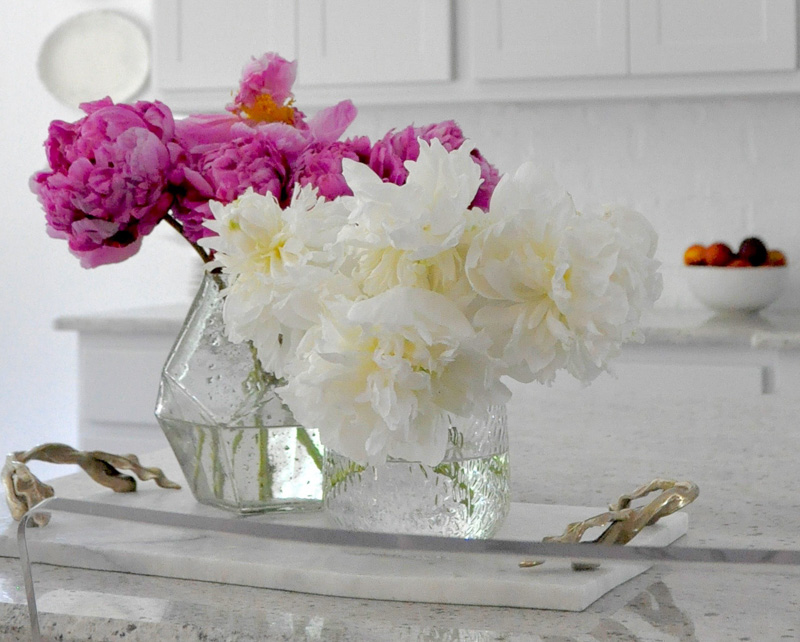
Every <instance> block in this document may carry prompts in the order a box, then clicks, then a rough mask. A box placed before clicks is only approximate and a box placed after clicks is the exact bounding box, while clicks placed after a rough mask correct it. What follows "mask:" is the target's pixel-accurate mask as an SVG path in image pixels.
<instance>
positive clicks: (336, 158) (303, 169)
mask: <svg viewBox="0 0 800 642" xmlns="http://www.w3.org/2000/svg"><path fill="white" fill-rule="evenodd" d="M369 153H370V142H369V139H368V138H367V137H366V136H359V137H357V138H354V139H352V140H346V141H341V142H336V141H334V142H332V143H313V144H312V145H309V146H308V147H307V148H306V149H305V150H304V151H303V153H302V154H300V157H299V158H298V159H297V163H296V164H295V168H294V174H293V182H296V183H299V184H300V185H313V186H314V187H316V188H317V192H318V193H319V195H320V196H324V197H325V198H327V199H328V200H333V199H335V198H337V197H339V196H352V195H353V192H352V190H351V189H350V188H349V187H348V186H347V182H346V181H345V180H344V176H342V159H343V158H350V159H352V160H354V161H358V162H359V163H366V162H367V161H368V160H369Z"/></svg>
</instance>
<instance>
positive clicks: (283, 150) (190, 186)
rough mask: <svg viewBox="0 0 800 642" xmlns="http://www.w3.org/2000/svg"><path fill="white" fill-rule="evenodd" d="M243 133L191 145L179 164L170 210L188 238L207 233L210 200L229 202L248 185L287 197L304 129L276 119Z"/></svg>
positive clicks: (289, 193)
mask: <svg viewBox="0 0 800 642" xmlns="http://www.w3.org/2000/svg"><path fill="white" fill-rule="evenodd" d="M240 133H242V134H243V135H242V136H241V137H239V138H236V139H233V140H229V141H227V142H224V143H221V144H218V145H206V146H202V147H198V148H195V150H194V153H193V154H192V153H189V154H188V155H187V158H186V159H185V160H184V162H183V163H182V164H180V176H181V179H182V180H180V181H179V182H178V183H177V184H176V185H175V187H174V188H173V192H174V193H175V194H176V205H175V207H174V209H173V214H174V216H175V218H176V220H178V221H179V222H180V223H181V224H182V226H183V233H184V236H186V238H188V239H189V240H190V241H191V242H195V241H197V240H198V239H199V238H202V237H203V236H206V235H208V234H209V230H208V229H207V228H206V227H204V226H203V221H205V220H207V219H209V218H210V217H211V209H210V207H209V205H208V201H209V200H216V201H220V202H222V203H230V202H232V201H234V200H235V199H236V198H237V197H238V196H241V195H242V194H244V192H245V191H246V190H247V188H248V187H252V188H253V189H254V190H255V191H256V192H257V193H259V194H267V193H270V194H274V195H275V196H276V197H277V198H278V200H279V201H281V202H286V201H288V199H289V197H290V196H291V186H290V179H291V176H290V168H291V165H292V163H293V162H294V161H295V160H296V159H297V157H298V155H299V154H300V152H301V151H302V149H303V148H304V147H305V145H306V139H305V137H304V136H303V135H301V134H300V133H299V132H297V131H296V130H294V129H292V128H286V127H283V126H281V125H280V124H279V123H273V125H269V126H262V127H258V128H254V129H251V128H248V129H246V130H242V131H241V132H240Z"/></svg>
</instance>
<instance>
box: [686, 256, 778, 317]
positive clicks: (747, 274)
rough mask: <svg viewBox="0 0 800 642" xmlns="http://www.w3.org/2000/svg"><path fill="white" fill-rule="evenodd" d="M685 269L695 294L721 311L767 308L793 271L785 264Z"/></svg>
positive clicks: (754, 310) (708, 305)
mask: <svg viewBox="0 0 800 642" xmlns="http://www.w3.org/2000/svg"><path fill="white" fill-rule="evenodd" d="M684 272H685V273H686V283H687V284H688V285H689V289H690V290H691V292H692V294H694V296H695V297H697V299H698V300H699V301H700V302H701V303H702V304H703V305H705V306H706V307H708V308H711V309H712V310H716V311H717V312H757V311H758V310H761V309H762V308H766V307H767V306H768V305H770V304H771V303H774V302H775V301H776V300H777V299H778V297H779V296H780V295H781V293H782V292H783V290H784V288H785V287H786V280H787V277H788V275H789V271H788V269H787V267H786V266H785V265H782V266H767V265H762V266H760V267H713V266H710V265H687V266H685V267H684Z"/></svg>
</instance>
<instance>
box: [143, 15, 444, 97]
mask: <svg viewBox="0 0 800 642" xmlns="http://www.w3.org/2000/svg"><path fill="white" fill-rule="evenodd" d="M451 12H452V4H451V3H450V1H449V0H381V1H380V2H375V1H374V0H303V1H302V2H300V0H230V1H228V2H224V3H223V2H206V1H204V0H159V1H158V2H157V3H155V6H154V18H155V20H154V45H153V49H154V61H153V80H154V88H155V92H156V95H157V97H158V98H160V99H162V100H165V101H166V102H167V103H168V104H169V105H170V106H171V107H173V109H177V110H181V109H183V110H190V109H204V108H205V109H208V107H211V106H212V105H213V107H212V109H216V110H220V109H221V108H222V107H223V106H224V105H225V103H226V102H228V101H229V100H230V95H231V90H233V89H235V88H236V86H237V85H238V81H239V78H240V76H241V71H242V67H243V66H244V65H245V64H246V63H247V62H248V61H249V60H250V59H251V58H252V57H254V56H255V57H258V56H261V55H262V54H264V53H266V52H268V51H275V52H277V53H279V54H280V55H282V56H283V57H284V58H287V59H290V60H292V59H298V60H300V61H302V62H301V64H299V65H298V74H297V84H296V88H297V89H300V88H302V87H320V86H321V87H324V86H336V87H342V86H348V85H359V84H360V85H368V86H369V87H371V88H372V87H374V86H375V85H379V86H380V85H391V84H393V83H425V82H431V81H439V82H444V81H449V80H450V79H451V77H452V68H453V64H452V49H453V47H452V38H451V32H452V29H451V24H452V15H451ZM206 105H208V107H206Z"/></svg>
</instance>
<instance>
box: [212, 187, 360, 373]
mask: <svg viewBox="0 0 800 642" xmlns="http://www.w3.org/2000/svg"><path fill="white" fill-rule="evenodd" d="M211 208H212V212H213V213H214V217H215V219H214V220H211V221H208V222H207V223H206V226H207V227H208V228H209V229H211V230H213V231H215V232H216V233H217V236H212V237H208V238H205V239H202V241H201V242H202V244H203V245H204V247H207V248H209V249H213V250H214V251H215V256H214V262H213V263H212V264H210V266H209V267H210V268H214V267H221V268H222V271H223V273H225V274H227V275H229V285H228V287H227V288H226V290H225V305H224V308H223V320H224V322H225V331H226V334H227V336H228V338H229V339H230V340H231V341H233V342H234V343H238V342H240V341H244V340H249V341H252V342H253V345H254V346H255V347H256V349H257V351H258V355H259V358H260V360H261V363H262V365H263V366H264V368H266V369H267V370H269V371H270V372H274V373H275V374H276V375H277V376H278V377H282V376H283V375H284V370H285V367H286V364H287V363H288V362H289V361H290V360H291V359H293V358H294V353H295V351H296V349H297V346H298V344H299V342H300V340H301V339H302V337H303V335H304V333H305V331H306V330H308V328H310V327H311V326H312V325H313V324H315V323H316V322H317V320H318V317H319V315H320V314H321V312H322V309H323V308H324V306H325V305H327V304H328V303H330V302H332V301H337V300H340V299H348V298H355V297H358V296H359V291H358V289H357V288H356V287H355V284H353V283H351V282H350V280H349V279H347V278H346V277H345V276H344V275H342V274H340V273H338V272H337V271H335V270H334V269H332V268H335V267H336V265H337V261H338V260H339V258H340V257H339V255H338V254H337V252H336V249H335V248H334V241H335V239H336V235H337V234H338V231H339V229H340V228H341V226H342V225H343V224H344V221H345V220H346V216H347V210H346V209H344V207H343V205H342V203H341V202H340V201H330V202H329V201H325V200H324V199H319V198H317V196H316V192H315V191H314V190H313V188H310V187H305V188H302V189H298V190H296V191H295V193H294V195H293V198H292V201H291V203H290V204H289V205H288V206H287V207H286V208H285V209H281V207H280V205H279V203H278V201H277V199H276V198H275V197H274V196H273V195H272V194H267V195H264V196H262V195H260V194H256V193H255V192H253V191H252V189H249V190H248V191H247V192H246V193H245V194H243V195H242V196H240V197H239V198H237V199H236V200H235V201H233V202H232V203H229V204H228V205H222V204H220V203H212V204H211Z"/></svg>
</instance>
